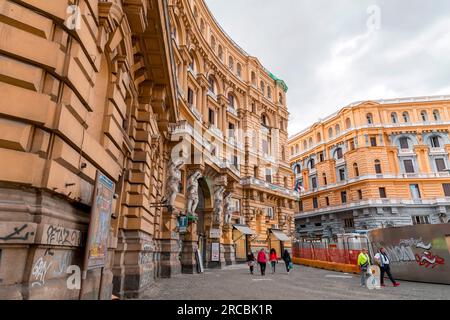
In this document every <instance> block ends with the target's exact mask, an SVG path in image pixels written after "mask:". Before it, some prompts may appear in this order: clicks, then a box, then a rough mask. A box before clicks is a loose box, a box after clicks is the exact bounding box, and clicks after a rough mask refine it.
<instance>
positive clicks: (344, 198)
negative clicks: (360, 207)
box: [341, 191, 347, 203]
mask: <svg viewBox="0 0 450 320" xmlns="http://www.w3.org/2000/svg"><path fill="white" fill-rule="evenodd" d="M341 202H342V203H347V191H341Z"/></svg>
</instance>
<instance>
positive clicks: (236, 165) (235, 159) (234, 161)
mask: <svg viewBox="0 0 450 320" xmlns="http://www.w3.org/2000/svg"><path fill="white" fill-rule="evenodd" d="M233 166H234V167H235V168H238V166H239V161H238V157H237V156H233Z"/></svg>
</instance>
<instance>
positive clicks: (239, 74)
mask: <svg viewBox="0 0 450 320" xmlns="http://www.w3.org/2000/svg"><path fill="white" fill-rule="evenodd" d="M236 73H237V76H238V77H239V78H240V77H242V66H241V64H240V63H238V64H237V66H236Z"/></svg>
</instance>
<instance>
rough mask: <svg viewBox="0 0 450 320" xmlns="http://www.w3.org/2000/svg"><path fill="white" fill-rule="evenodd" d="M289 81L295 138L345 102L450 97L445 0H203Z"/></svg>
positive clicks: (449, 8)
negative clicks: (435, 96)
mask: <svg viewBox="0 0 450 320" xmlns="http://www.w3.org/2000/svg"><path fill="white" fill-rule="evenodd" d="M206 2H207V4H208V6H209V8H210V10H211V12H212V13H213V15H214V16H215V18H216V20H217V21H218V22H219V23H220V24H221V26H222V27H223V28H224V30H225V31H226V32H227V33H228V34H229V35H230V36H231V37H232V38H233V39H234V40H235V41H236V42H237V43H238V44H239V45H240V46H241V47H242V48H243V49H244V50H246V51H247V52H248V53H249V54H250V55H254V56H256V57H258V58H259V59H260V61H261V63H262V64H263V65H264V66H265V67H266V68H267V69H269V70H270V71H271V72H273V73H274V74H275V75H277V76H278V77H280V78H282V79H284V80H285V81H286V83H287V85H288V86H289V91H288V97H287V99H288V108H289V111H290V113H291V117H290V121H289V122H290V123H289V134H290V135H293V134H295V133H297V132H298V131H300V130H302V129H304V128H306V127H308V126H309V125H311V124H313V123H314V122H316V121H317V120H319V119H320V118H324V117H326V116H328V115H330V114H332V113H333V112H335V111H337V110H338V109H340V108H342V107H345V106H346V105H348V104H350V103H352V102H355V101H359V100H370V99H387V98H400V97H411V96H425V95H441V94H450V1H448V0H430V1H424V0H409V1H406V0H339V1H335V0H276V1H274V0H206Z"/></svg>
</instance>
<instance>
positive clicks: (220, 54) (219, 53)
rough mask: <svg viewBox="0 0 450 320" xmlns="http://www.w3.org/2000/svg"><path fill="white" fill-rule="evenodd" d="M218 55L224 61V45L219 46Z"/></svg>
mask: <svg viewBox="0 0 450 320" xmlns="http://www.w3.org/2000/svg"><path fill="white" fill-rule="evenodd" d="M217 55H218V56H219V59H220V60H221V61H223V48H222V45H220V44H219V48H218V49H217Z"/></svg>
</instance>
